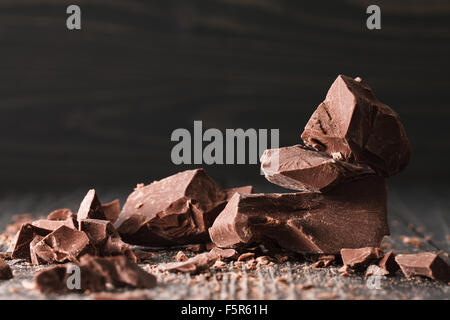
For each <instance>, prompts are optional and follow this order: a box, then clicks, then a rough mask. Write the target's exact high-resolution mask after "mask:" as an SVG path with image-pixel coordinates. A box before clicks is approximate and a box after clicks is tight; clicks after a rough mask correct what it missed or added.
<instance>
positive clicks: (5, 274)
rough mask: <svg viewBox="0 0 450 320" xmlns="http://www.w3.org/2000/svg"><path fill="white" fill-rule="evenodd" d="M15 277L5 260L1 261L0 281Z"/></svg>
mask: <svg viewBox="0 0 450 320" xmlns="http://www.w3.org/2000/svg"><path fill="white" fill-rule="evenodd" d="M12 277H13V274H12V271H11V267H10V266H9V264H7V263H6V261H5V260H3V259H0V280H9V279H11V278H12Z"/></svg>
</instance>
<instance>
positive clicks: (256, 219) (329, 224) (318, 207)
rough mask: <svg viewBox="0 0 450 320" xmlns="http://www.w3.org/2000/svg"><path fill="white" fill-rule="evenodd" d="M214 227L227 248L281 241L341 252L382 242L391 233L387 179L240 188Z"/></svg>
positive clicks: (298, 248)
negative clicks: (291, 188) (288, 188)
mask: <svg viewBox="0 0 450 320" xmlns="http://www.w3.org/2000/svg"><path fill="white" fill-rule="evenodd" d="M209 232H210V236H211V239H212V241H213V242H214V243H215V244H216V245H217V246H218V247H222V248H229V247H239V246H246V245H250V244H251V243H263V244H266V243H269V244H270V243H275V244H277V245H278V246H280V247H282V248H285V249H287V250H290V251H295V252H302V253H308V252H309V253H328V254H337V253H339V251H340V250H341V249H343V248H361V247H369V246H371V247H375V246H379V245H380V243H381V241H382V239H383V237H384V236H385V235H388V234H389V228H388V225H387V213H386V184H385V181H384V179H383V178H382V177H379V176H368V177H365V178H361V179H358V180H355V181H352V182H347V183H345V184H341V185H339V186H336V187H335V188H333V189H332V190H330V192H328V193H325V194H321V193H312V192H301V193H284V194H247V195H243V194H239V193H236V194H235V195H234V196H233V197H232V199H231V201H230V202H229V203H228V204H227V206H226V207H225V209H224V210H223V211H222V212H221V213H220V215H219V216H218V217H217V219H216V220H215V222H214V224H213V226H212V227H211V228H210V229H209Z"/></svg>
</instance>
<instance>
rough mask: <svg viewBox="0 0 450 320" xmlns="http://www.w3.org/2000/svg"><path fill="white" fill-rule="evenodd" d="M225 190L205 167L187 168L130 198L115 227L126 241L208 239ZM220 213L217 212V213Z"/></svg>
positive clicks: (162, 242) (161, 242) (158, 243)
mask: <svg viewBox="0 0 450 320" xmlns="http://www.w3.org/2000/svg"><path fill="white" fill-rule="evenodd" d="M225 198H226V193H225V192H224V191H223V190H222V189H221V188H220V187H219V186H218V185H217V184H216V183H215V182H214V181H213V180H212V179H211V178H210V177H209V176H208V175H207V174H206V172H205V171H204V170H203V169H197V170H187V171H183V172H180V173H177V174H175V175H173V176H170V177H168V178H165V179H162V180H160V181H155V182H153V183H151V184H150V185H147V186H145V187H142V186H141V187H139V188H136V189H135V191H134V192H133V193H131V194H130V196H129V197H128V199H127V201H126V203H125V205H124V206H123V209H122V212H121V214H120V216H119V219H118V220H117V221H116V223H115V226H116V227H117V230H118V231H119V233H120V234H121V236H122V238H123V240H124V241H126V242H128V243H131V244H137V245H144V246H170V245H175V244H189V243H195V242H205V241H207V240H208V233H207V230H208V227H210V226H211V220H213V219H214V218H215V217H210V215H214V214H215V213H214V212H213V211H212V210H213V209H214V208H215V207H216V206H217V204H218V203H221V202H223V201H224V200H225ZM217 213H218V212H217Z"/></svg>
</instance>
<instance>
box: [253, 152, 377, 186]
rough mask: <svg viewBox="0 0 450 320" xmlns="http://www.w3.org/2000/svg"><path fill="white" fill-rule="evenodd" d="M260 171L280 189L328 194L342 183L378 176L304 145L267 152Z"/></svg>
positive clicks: (367, 169)
mask: <svg viewBox="0 0 450 320" xmlns="http://www.w3.org/2000/svg"><path fill="white" fill-rule="evenodd" d="M261 170H262V171H263V172H264V175H265V177H266V179H267V180H269V181H270V182H272V183H274V184H277V185H279V186H281V187H284V188H287V189H292V190H300V191H314V192H325V191H327V190H330V189H331V188H333V187H334V186H335V185H337V184H339V183H343V182H346V181H350V180H354V179H357V178H360V177H362V176H366V175H370V174H375V171H373V170H372V169H371V168H370V167H368V166H367V165H359V164H353V163H350V162H346V161H340V160H335V159H333V158H332V157H331V156H329V155H327V154H326V153H324V152H318V151H315V150H312V149H310V148H307V147H305V146H302V145H295V146H291V147H285V148H280V149H268V150H266V151H264V153H263V155H262V156H261Z"/></svg>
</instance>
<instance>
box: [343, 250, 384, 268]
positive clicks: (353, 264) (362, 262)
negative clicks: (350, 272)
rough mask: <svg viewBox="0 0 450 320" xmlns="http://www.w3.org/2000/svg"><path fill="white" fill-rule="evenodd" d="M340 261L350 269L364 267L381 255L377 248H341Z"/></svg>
mask: <svg viewBox="0 0 450 320" xmlns="http://www.w3.org/2000/svg"><path fill="white" fill-rule="evenodd" d="M341 257H342V262H344V265H346V266H348V267H350V268H352V269H355V270H357V269H361V268H366V267H368V266H369V265H371V264H372V263H374V262H378V260H380V259H381V258H382V257H383V252H382V251H381V250H380V249H379V248H373V247H366V248H358V249H342V250H341Z"/></svg>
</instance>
